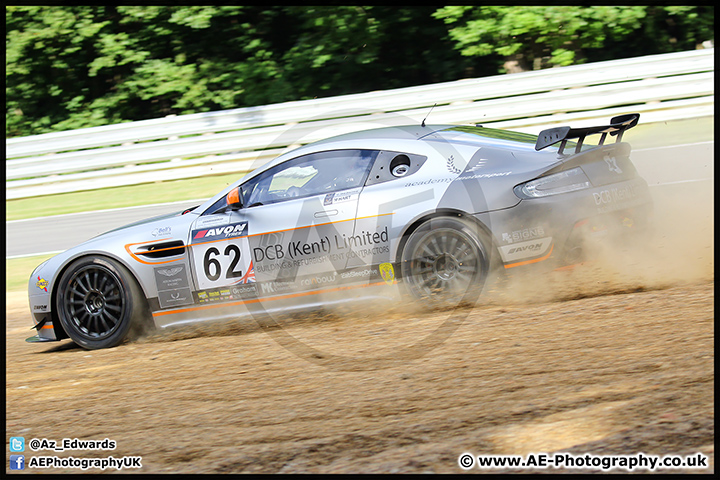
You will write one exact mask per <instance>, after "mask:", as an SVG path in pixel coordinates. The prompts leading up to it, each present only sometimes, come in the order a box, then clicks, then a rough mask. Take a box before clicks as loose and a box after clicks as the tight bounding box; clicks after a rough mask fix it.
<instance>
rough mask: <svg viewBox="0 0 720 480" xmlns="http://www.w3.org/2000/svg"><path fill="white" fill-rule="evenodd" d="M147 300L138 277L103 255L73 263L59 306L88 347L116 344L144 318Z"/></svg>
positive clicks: (68, 325) (67, 329)
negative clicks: (137, 279)
mask: <svg viewBox="0 0 720 480" xmlns="http://www.w3.org/2000/svg"><path fill="white" fill-rule="evenodd" d="M144 305H145V302H144V298H143V296H142V293H141V290H140V287H139V286H138V285H137V282H136V281H135V279H134V277H133V276H132V275H131V274H130V272H129V271H128V270H127V269H126V268H125V267H123V266H122V265H120V264H118V263H117V262H114V261H112V260H110V259H106V258H102V257H84V258H81V259H78V260H76V261H75V262H73V263H72V264H71V265H70V267H69V268H68V269H67V270H66V271H65V273H63V275H62V277H61V278H60V282H59V284H58V289H57V295H56V307H57V312H58V317H59V319H60V323H61V324H62V326H63V328H64V329H65V332H66V333H67V334H68V336H69V337H70V338H71V339H72V340H73V341H74V342H75V343H77V344H78V345H80V346H81V347H83V348H87V349H91V350H92V349H99V348H109V347H114V346H116V345H118V344H119V343H121V342H122V341H123V340H124V339H125V338H127V337H128V336H129V334H131V333H137V332H138V331H139V328H140V327H141V326H142V322H143V320H144V318H143V316H144V312H145V308H144Z"/></svg>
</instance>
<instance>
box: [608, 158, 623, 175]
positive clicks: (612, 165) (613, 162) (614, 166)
mask: <svg viewBox="0 0 720 480" xmlns="http://www.w3.org/2000/svg"><path fill="white" fill-rule="evenodd" d="M603 160H605V163H607V166H608V168H609V169H610V171H611V172H615V173H622V172H623V171H622V170H621V169H620V167H618V164H617V160H616V159H615V157H611V156H610V155H605V157H603Z"/></svg>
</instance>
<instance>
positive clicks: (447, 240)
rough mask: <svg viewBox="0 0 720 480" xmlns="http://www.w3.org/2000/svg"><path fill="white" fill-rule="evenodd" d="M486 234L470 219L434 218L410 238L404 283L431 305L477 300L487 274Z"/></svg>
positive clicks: (406, 246) (404, 255) (411, 293)
mask: <svg viewBox="0 0 720 480" xmlns="http://www.w3.org/2000/svg"><path fill="white" fill-rule="evenodd" d="M483 238H484V236H483V235H481V234H479V232H478V229H477V228H475V227H474V226H473V225H472V224H470V223H469V222H466V221H463V220H461V219H459V218H458V219H455V218H447V217H444V218H434V219H431V220H429V221H427V222H425V223H424V224H422V225H421V226H420V227H419V228H418V229H417V230H415V231H414V232H413V233H412V234H411V235H410V237H409V238H408V240H407V243H406V244H405V247H404V249H403V253H402V264H401V274H402V279H403V285H404V287H405V289H406V290H407V292H408V293H409V294H410V295H411V296H412V297H414V298H417V299H422V300H424V301H427V302H428V303H430V304H432V305H449V304H451V303H452V304H456V305H457V304H459V303H474V302H475V300H477V298H478V296H479V295H480V291H481V290H482V287H483V285H484V283H485V280H486V279H487V277H488V272H489V265H490V261H489V256H488V250H487V247H486V244H488V242H485V243H484V242H483Z"/></svg>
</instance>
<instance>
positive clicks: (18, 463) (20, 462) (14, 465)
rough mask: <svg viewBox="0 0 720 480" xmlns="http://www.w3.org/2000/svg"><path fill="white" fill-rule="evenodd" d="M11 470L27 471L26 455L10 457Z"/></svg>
mask: <svg viewBox="0 0 720 480" xmlns="http://www.w3.org/2000/svg"><path fill="white" fill-rule="evenodd" d="M10 470H25V455H10Z"/></svg>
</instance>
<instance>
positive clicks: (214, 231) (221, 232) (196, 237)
mask: <svg viewBox="0 0 720 480" xmlns="http://www.w3.org/2000/svg"><path fill="white" fill-rule="evenodd" d="M244 236H247V222H240V223H231V224H230V225H227V226H223V227H215V228H202V229H199V230H193V232H192V240H193V242H206V241H210V240H222V239H227V238H237V237H244Z"/></svg>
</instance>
